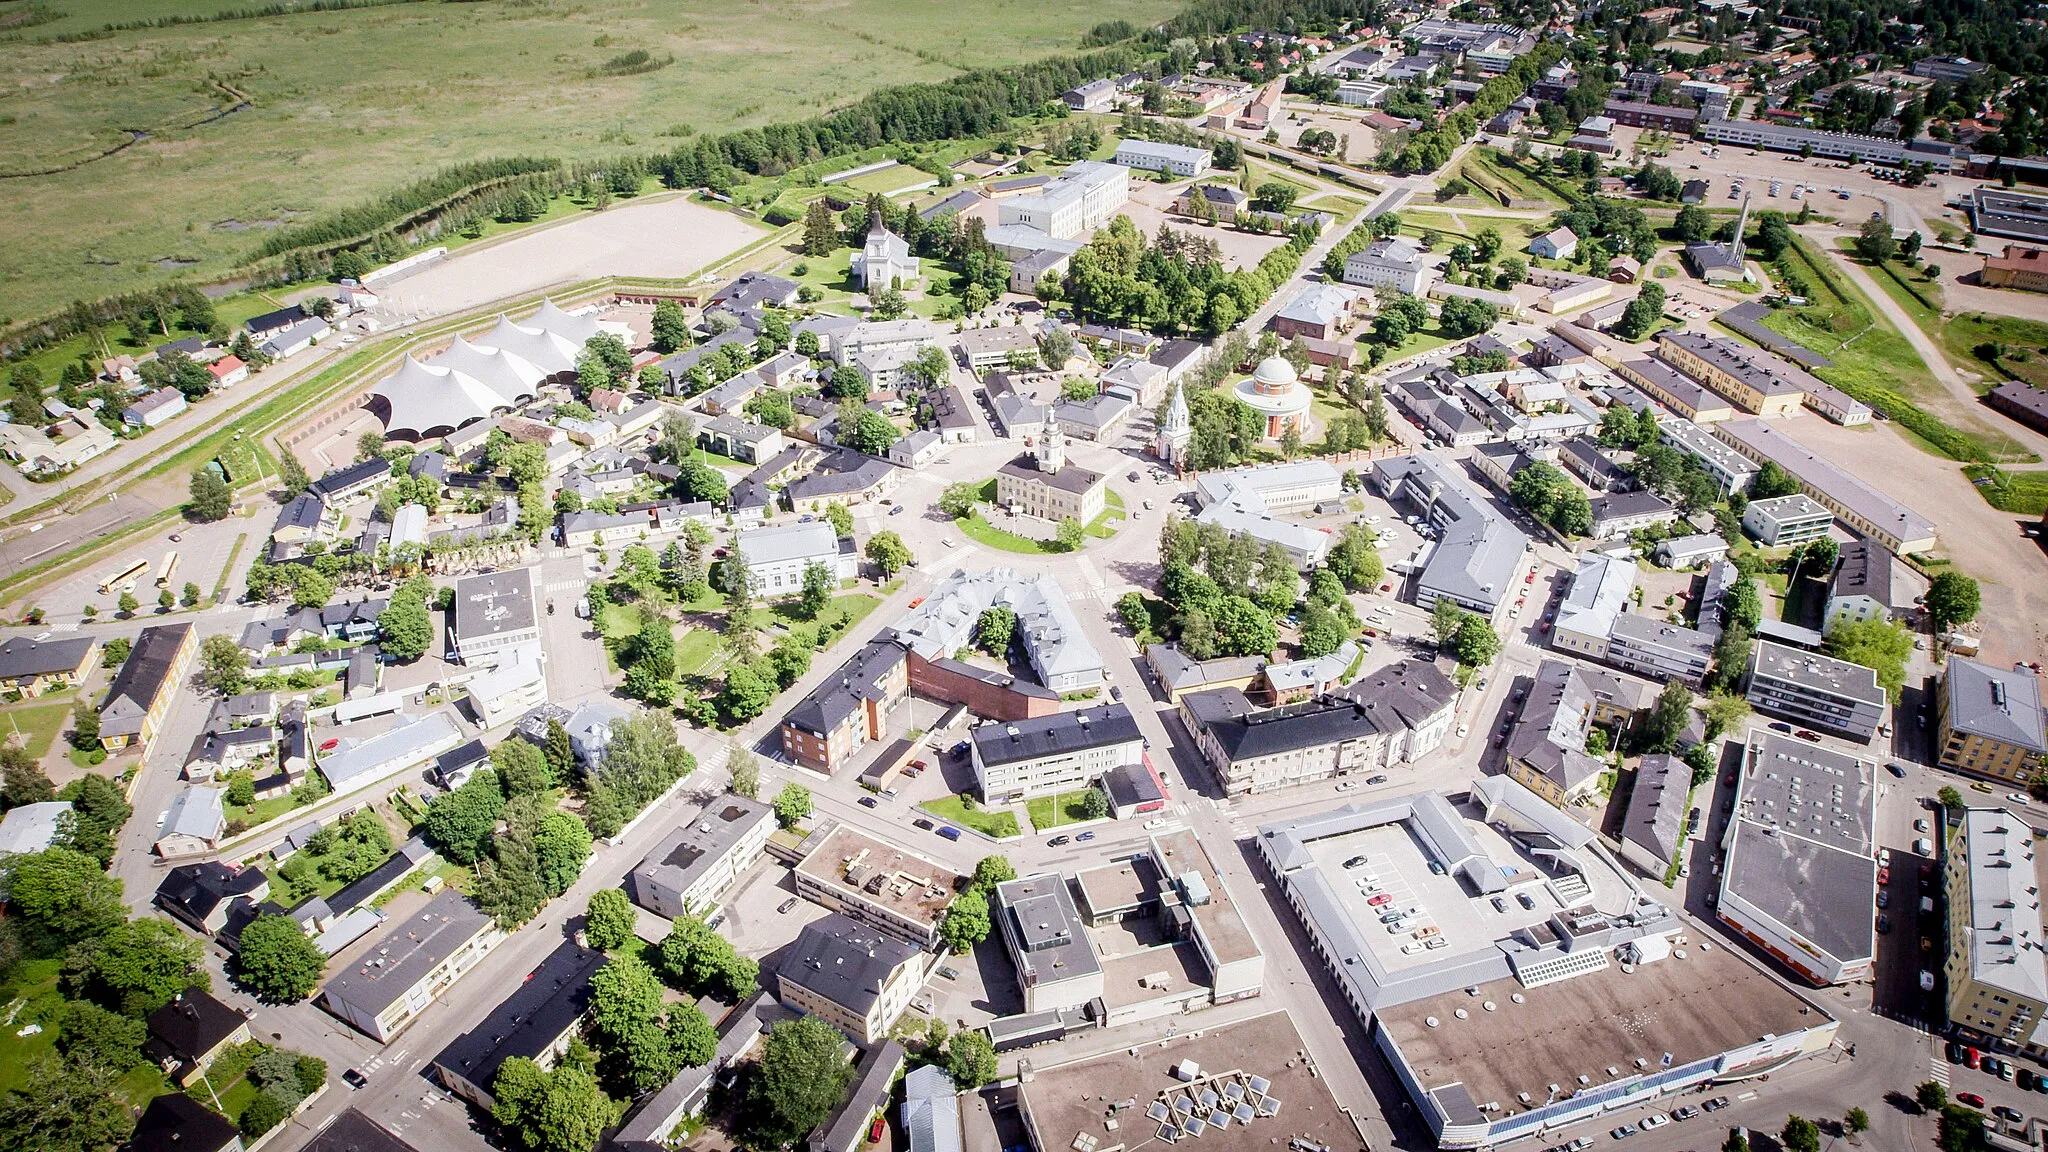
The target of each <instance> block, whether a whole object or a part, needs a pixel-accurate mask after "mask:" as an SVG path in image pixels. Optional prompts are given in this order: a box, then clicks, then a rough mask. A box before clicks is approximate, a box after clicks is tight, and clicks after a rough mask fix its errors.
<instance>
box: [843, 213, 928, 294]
mask: <svg viewBox="0 0 2048 1152" xmlns="http://www.w3.org/2000/svg"><path fill="white" fill-rule="evenodd" d="M917 266H918V259H917V257H915V256H912V255H911V254H910V244H909V243H908V242H907V241H905V240H904V239H903V237H901V236H898V235H897V234H895V233H894V232H891V231H889V229H888V228H887V227H885V226H883V224H882V222H881V220H879V219H877V220H875V221H874V226H873V227H871V228H869V229H868V241H867V243H866V244H865V245H863V246H862V248H861V250H860V251H858V252H856V253H854V254H853V260H852V270H853V277H854V280H855V282H857V283H858V284H859V285H860V286H861V289H862V290H863V291H866V292H877V291H880V290H881V289H883V288H909V287H913V286H914V285H915V284H916V283H917V279H918V271H917Z"/></svg>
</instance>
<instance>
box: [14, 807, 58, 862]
mask: <svg viewBox="0 0 2048 1152" xmlns="http://www.w3.org/2000/svg"><path fill="white" fill-rule="evenodd" d="M69 811H71V802H70V801H69V800H45V801H43V802H41V803H38V804H23V805H20V806H19V807H15V808H9V809H8V810H7V815H5V816H0V856H5V855H7V854H8V853H10V852H41V851H42V850H43V849H45V848H48V847H49V846H50V844H51V842H52V841H54V840H56V838H57V818H58V817H59V816H62V815H64V814H65V813H66V812H69Z"/></svg>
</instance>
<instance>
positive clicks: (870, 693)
mask: <svg viewBox="0 0 2048 1152" xmlns="http://www.w3.org/2000/svg"><path fill="white" fill-rule="evenodd" d="M908 655H909V649H908V648H907V647H906V646H905V645H904V644H903V643H902V642H901V641H900V640H898V639H896V637H895V635H894V634H893V633H884V634H883V635H880V636H877V637H875V638H874V639H873V640H870V641H868V642H867V643H866V644H864V645H862V646H861V650H860V651H858V652H856V653H854V654H853V657H852V658H851V659H849V660H847V662H846V663H844V664H842V665H840V666H839V670H838V671H837V672H836V673H834V674H833V675H832V676H831V677H829V678H827V679H826V680H825V682H824V683H822V684H820V685H818V686H817V687H816V688H814V689H812V690H811V694H810V695H808V696H806V697H804V698H803V699H802V700H800V701H798V702H797V704H796V706H795V707H793V708H791V709H790V710H789V712H788V714H786V715H785V716H783V718H782V752H783V754H784V755H785V756H787V757H789V759H790V760H792V761H794V762H795V763H797V764H801V765H803V766H804V767H806V768H809V769H811V770H812V771H815V772H823V773H825V774H826V775H828V776H829V775H831V774H832V773H833V772H836V771H838V770H839V769H840V768H842V767H844V766H845V765H846V764H847V762H848V761H849V760H850V759H851V758H852V756H853V755H854V753H856V752H858V751H860V750H861V749H862V748H865V747H867V746H868V745H869V744H871V743H873V742H874V741H876V740H880V739H881V738H882V736H883V735H884V734H886V733H887V732H888V730H889V717H890V714H891V713H892V712H894V711H895V710H896V708H897V707H898V706H899V705H901V704H902V703H903V702H904V700H905V699H907V698H908V697H909V693H910V672H909V666H908Z"/></svg>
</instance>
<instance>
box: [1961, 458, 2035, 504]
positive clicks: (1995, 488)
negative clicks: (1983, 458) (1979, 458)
mask: <svg viewBox="0 0 2048 1152" xmlns="http://www.w3.org/2000/svg"><path fill="white" fill-rule="evenodd" d="M1963 474H1964V475H1966V476H1968V477H1969V478H1970V482H1971V483H1973V484H1975V485H1976V486H1977V492H1978V494H1979V495H1981V496H1983V497H1984V501H1985V503H1988V504H1990V505H1991V506H1992V507H1993V508H1996V509H1998V510H1999V511H2000V512H2017V513H2019V514H2021V515H2024V516H2039V515H2041V514H2042V513H2044V512H2048V473H2042V472H2008V471H2006V470H2005V469H2003V468H1995V467H1992V466H1991V465H1989V464H1972V465H1970V466H1969V467H1967V468H1965V469H1963Z"/></svg>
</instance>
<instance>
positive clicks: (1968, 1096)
mask: <svg viewBox="0 0 2048 1152" xmlns="http://www.w3.org/2000/svg"><path fill="white" fill-rule="evenodd" d="M1956 1103H1958V1104H1968V1105H1969V1106H1970V1107H1972V1108H1982V1107H1983V1106H1984V1098H1983V1097H1982V1096H1979V1095H1977V1094H1976V1093H1975V1092H1958V1093H1956Z"/></svg>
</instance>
